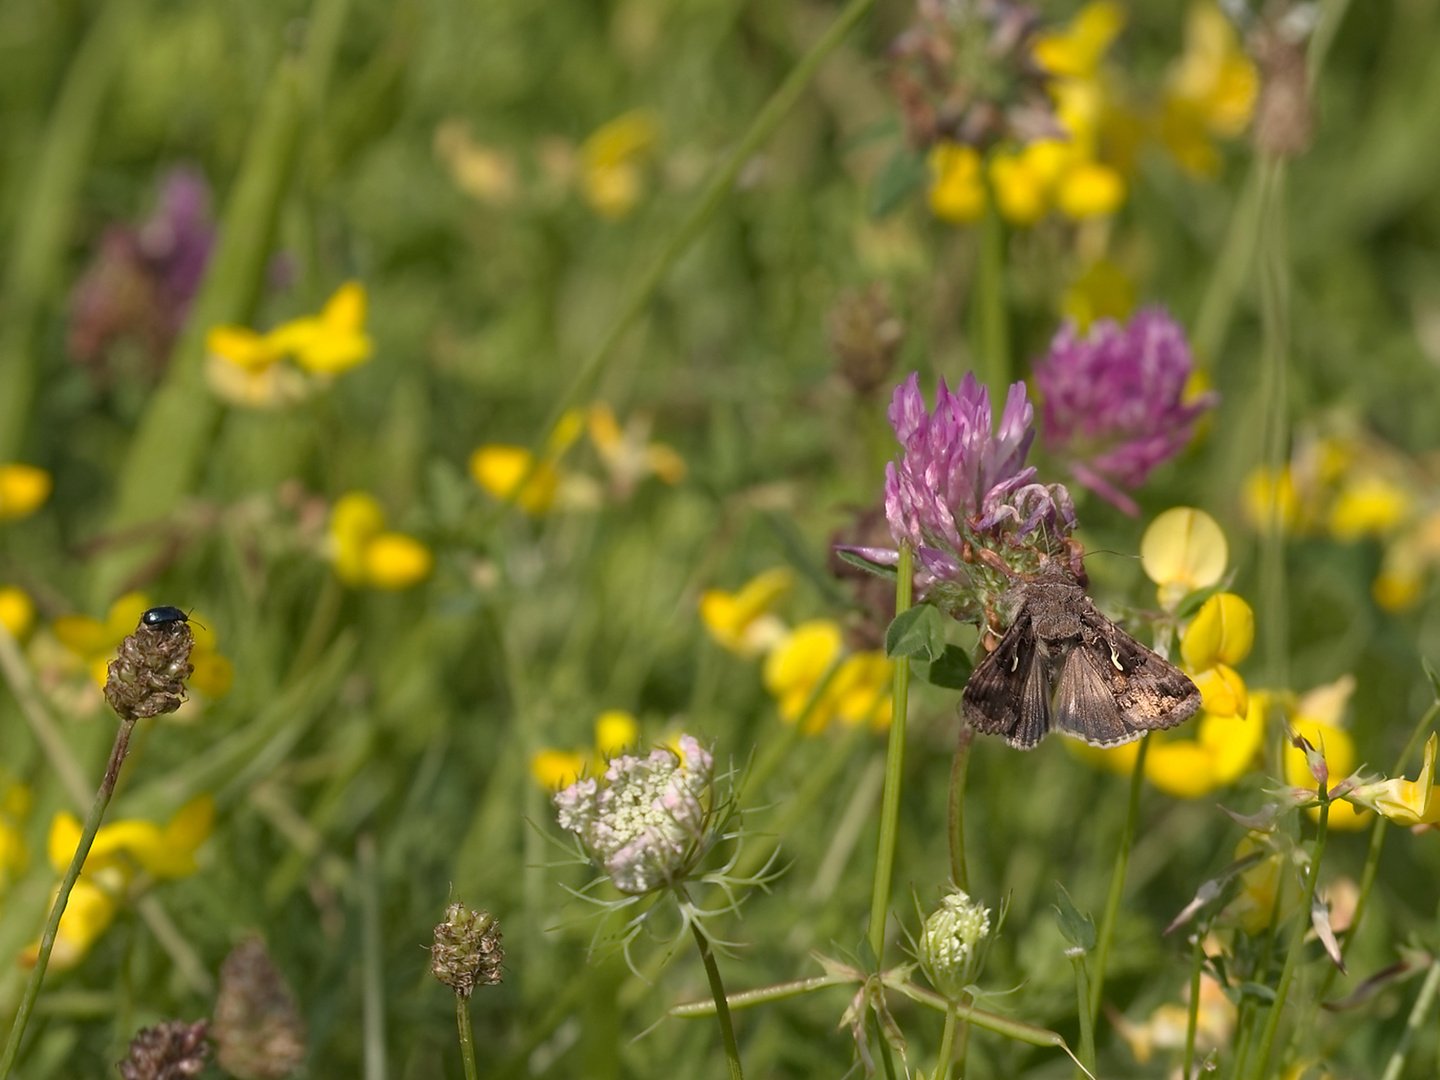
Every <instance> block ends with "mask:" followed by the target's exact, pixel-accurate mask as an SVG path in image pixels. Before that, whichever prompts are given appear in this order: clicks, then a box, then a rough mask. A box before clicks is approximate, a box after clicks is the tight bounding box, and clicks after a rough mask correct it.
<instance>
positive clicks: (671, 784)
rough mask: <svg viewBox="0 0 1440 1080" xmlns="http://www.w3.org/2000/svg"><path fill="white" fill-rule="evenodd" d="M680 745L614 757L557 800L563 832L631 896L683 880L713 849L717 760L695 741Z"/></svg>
mask: <svg viewBox="0 0 1440 1080" xmlns="http://www.w3.org/2000/svg"><path fill="white" fill-rule="evenodd" d="M677 746H678V750H671V749H669V748H665V747H661V748H658V749H655V750H652V751H651V752H650V754H649V755H648V756H646V757H643V758H641V757H633V756H631V755H629V754H626V755H624V756H622V757H617V758H613V759H611V761H610V764H609V767H608V768H607V769H606V770H605V775H604V777H603V778H601V780H597V779H595V778H593V777H592V778H590V779H587V780H580V781H577V782H576V783H574V784H571V785H570V786H569V787H567V788H566V789H565V790H564V791H561V792H558V793H557V794H556V795H555V798H554V802H555V809H556V812H557V815H556V816H557V819H558V821H559V824H560V827H561V828H562V829H566V830H568V831H569V832H573V833H574V834H575V835H576V836H578V837H579V838H580V844H581V846H582V847H583V848H584V849H585V853H586V855H587V856H589V858H590V860H591V861H592V862H593V863H594V864H595V866H596V867H597V868H598V869H600V870H603V871H604V872H605V873H606V874H607V875H608V876H609V877H610V880H611V881H612V882H614V884H615V887H616V888H617V889H619V890H620V891H621V892H623V893H627V894H629V895H631V896H638V895H640V894H643V893H648V892H651V891H653V890H655V889H660V888H664V887H666V886H670V885H675V884H678V883H680V882H681V881H683V880H684V878H685V877H686V876H687V875H688V874H689V873H690V871H691V870H692V869H694V867H695V865H696V864H697V863H698V862H699V861H700V859H701V857H703V856H704V854H705V852H706V850H707V849H708V846H709V840H710V837H709V825H710V818H711V813H710V811H711V803H712V800H713V792H712V790H711V787H712V781H713V779H714V765H715V762H714V759H713V758H712V757H711V755H710V752H709V751H708V750H706V749H705V748H704V747H703V746H701V745H700V743H699V741H698V740H697V739H695V738H694V736H691V735H682V736H681V737H680V739H679V741H678V743H677ZM602 780H603V782H602Z"/></svg>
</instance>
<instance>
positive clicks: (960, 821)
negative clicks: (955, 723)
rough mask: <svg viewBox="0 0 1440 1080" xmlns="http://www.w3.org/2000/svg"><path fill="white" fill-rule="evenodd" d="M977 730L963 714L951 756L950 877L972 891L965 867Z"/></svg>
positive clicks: (959, 885) (955, 882)
mask: <svg viewBox="0 0 1440 1080" xmlns="http://www.w3.org/2000/svg"><path fill="white" fill-rule="evenodd" d="M974 742H975V730H974V728H972V727H971V726H970V725H969V724H968V723H966V722H965V718H964V717H963V716H962V717H961V718H960V734H959V736H958V737H957V739H956V741H955V756H954V757H953V758H951V759H950V813H949V824H950V880H951V881H952V882H953V883H954V884H955V887H956V888H957V889H964V890H965V891H966V892H969V891H970V874H969V871H968V870H967V869H966V867H965V782H966V778H967V777H968V776H969V772H970V747H971V745H972V744H973V743H974Z"/></svg>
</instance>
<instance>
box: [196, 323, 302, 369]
mask: <svg viewBox="0 0 1440 1080" xmlns="http://www.w3.org/2000/svg"><path fill="white" fill-rule="evenodd" d="M205 351H206V352H207V353H209V354H210V355H211V356H215V357H218V358H220V359H221V360H224V361H226V362H227V363H230V364H233V365H235V366H236V367H238V368H240V369H241V370H243V371H246V372H248V373H249V374H251V375H256V374H259V373H260V372H262V371H264V370H265V369H266V368H268V367H270V365H272V364H274V363H275V362H276V361H277V360H279V359H280V358H281V356H283V355H284V350H283V349H282V348H279V347H278V346H277V343H276V342H275V341H274V340H273V339H272V338H271V337H269V336H268V335H266V336H262V335H260V334H257V333H256V332H255V331H254V330H251V329H250V328H249V327H248V326H213V327H211V328H210V330H209V332H208V333H206V335H205Z"/></svg>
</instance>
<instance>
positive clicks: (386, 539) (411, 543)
mask: <svg viewBox="0 0 1440 1080" xmlns="http://www.w3.org/2000/svg"><path fill="white" fill-rule="evenodd" d="M364 560H365V583H366V584H367V585H371V586H373V587H375V588H377V589H390V590H395V589H408V588H410V587H411V586H413V585H418V584H419V583H420V582H422V581H424V580H425V579H426V578H427V577H429V576H430V571H431V570H432V569H433V568H434V566H435V556H434V555H433V554H431V552H430V549H429V548H428V547H426V546H425V545H424V544H423V543H421V542H420V541H419V540H416V539H415V538H414V537H413V536H407V535H406V534H404V533H397V532H383V533H381V534H380V535H379V536H377V537H375V538H374V539H373V540H371V541H370V543H368V544H366V545H365V553H364Z"/></svg>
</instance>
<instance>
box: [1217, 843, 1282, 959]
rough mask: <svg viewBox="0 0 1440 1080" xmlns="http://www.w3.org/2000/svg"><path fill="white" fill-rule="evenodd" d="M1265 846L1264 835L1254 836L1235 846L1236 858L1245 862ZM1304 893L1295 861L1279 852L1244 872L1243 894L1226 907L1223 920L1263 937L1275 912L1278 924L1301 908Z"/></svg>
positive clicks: (1240, 893) (1221, 917)
mask: <svg viewBox="0 0 1440 1080" xmlns="http://www.w3.org/2000/svg"><path fill="white" fill-rule="evenodd" d="M1265 846H1266V838H1265V837H1264V836H1257V835H1256V834H1254V833H1251V834H1250V835H1248V836H1246V837H1245V838H1244V839H1242V840H1241V841H1240V843H1238V844H1236V845H1235V858H1236V860H1239V859H1243V858H1244V857H1245V856H1246V855H1249V854H1251V853H1252V852H1255V851H1259V850H1263V849H1264V847H1265ZM1282 876H1288V880H1287V881H1286V882H1285V888H1284V890H1283V892H1282V891H1281V889H1280V881H1281V878H1282ZM1301 891H1302V890H1301V888H1300V883H1299V877H1298V875H1297V874H1296V872H1295V864H1294V862H1293V861H1291V860H1290V859H1287V858H1285V857H1284V856H1283V855H1281V854H1280V853H1279V852H1275V853H1274V854H1271V855H1267V856H1266V857H1265V858H1263V859H1261V860H1260V861H1259V862H1258V863H1256V864H1255V865H1254V866H1251V867H1250V868H1249V869H1247V870H1245V871H1242V872H1241V874H1240V892H1239V893H1238V894H1237V895H1236V897H1235V899H1233V900H1231V901H1230V903H1228V904H1226V905H1225V909H1224V910H1223V911H1221V913H1220V921H1221V922H1223V923H1225V924H1226V925H1229V926H1235V927H1239V929H1240V930H1242V931H1243V932H1244V933H1246V934H1249V935H1250V936H1252V937H1254V936H1256V935H1259V934H1263V933H1264V932H1265V930H1266V928H1268V927H1269V926H1270V922H1271V915H1272V913H1274V915H1275V922H1276V923H1277V924H1278V923H1280V922H1282V921H1283V920H1284V919H1286V918H1287V917H1288V916H1289V915H1290V913H1291V912H1293V911H1294V910H1295V908H1296V907H1298V906H1299V903H1300V894H1301ZM1277 895H1279V896H1280V897H1281V900H1280V910H1279V911H1278V912H1276V911H1275V898H1276V896H1277Z"/></svg>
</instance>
